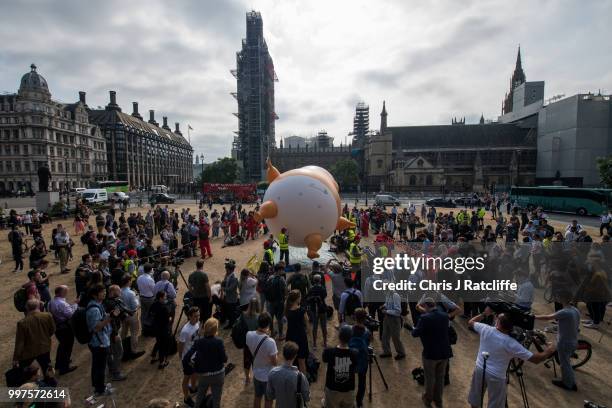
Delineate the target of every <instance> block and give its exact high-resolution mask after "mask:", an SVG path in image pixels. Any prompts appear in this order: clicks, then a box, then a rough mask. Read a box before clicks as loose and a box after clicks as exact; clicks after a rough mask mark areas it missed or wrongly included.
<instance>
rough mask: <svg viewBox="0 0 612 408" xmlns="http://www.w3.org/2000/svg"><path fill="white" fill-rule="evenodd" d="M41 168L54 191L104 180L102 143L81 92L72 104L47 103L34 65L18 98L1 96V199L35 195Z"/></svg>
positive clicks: (45, 90)
mask: <svg viewBox="0 0 612 408" xmlns="http://www.w3.org/2000/svg"><path fill="white" fill-rule="evenodd" d="M42 166H47V167H48V168H49V171H50V173H51V180H50V182H49V189H50V190H52V191H61V192H65V191H68V190H69V189H71V188H76V187H88V186H89V185H90V184H91V183H93V182H95V181H99V180H105V179H106V178H107V176H108V169H107V158H106V140H105V139H104V135H103V134H102V133H101V132H100V129H99V128H98V127H97V126H96V125H95V124H93V123H91V121H90V118H89V114H88V107H87V103H86V101H85V92H79V99H78V101H76V102H74V103H64V102H58V101H55V100H53V99H51V92H50V91H49V86H48V84H47V81H46V80H45V78H44V77H43V76H42V75H41V74H39V73H38V70H37V67H36V65H34V64H32V65H31V66H30V71H29V72H27V73H25V74H24V75H23V76H22V77H21V83H20V85H19V90H18V91H17V93H15V94H3V95H0V195H12V194H15V193H21V194H22V193H35V192H37V191H38V169H39V168H40V167H42Z"/></svg>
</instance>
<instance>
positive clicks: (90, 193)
mask: <svg viewBox="0 0 612 408" xmlns="http://www.w3.org/2000/svg"><path fill="white" fill-rule="evenodd" d="M81 197H83V200H85V202H87V203H90V204H93V203H105V202H106V201H108V193H107V192H106V190H105V189H103V188H88V189H87V190H85V191H83V192H82V193H81Z"/></svg>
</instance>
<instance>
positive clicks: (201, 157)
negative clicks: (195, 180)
mask: <svg viewBox="0 0 612 408" xmlns="http://www.w3.org/2000/svg"><path fill="white" fill-rule="evenodd" d="M200 164H201V165H202V171H201V172H200V181H201V182H202V185H200V192H201V193H202V200H204V154H203V153H200Z"/></svg>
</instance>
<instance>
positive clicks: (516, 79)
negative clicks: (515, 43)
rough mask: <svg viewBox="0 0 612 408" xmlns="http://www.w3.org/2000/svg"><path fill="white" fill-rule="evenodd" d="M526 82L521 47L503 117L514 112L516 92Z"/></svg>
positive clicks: (503, 107)
mask: <svg viewBox="0 0 612 408" xmlns="http://www.w3.org/2000/svg"><path fill="white" fill-rule="evenodd" d="M525 81H526V78H525V72H524V71H523V64H522V61H521V46H520V45H519V47H518V53H517V54H516V64H515V66H514V72H513V73H512V79H510V91H509V92H508V93H507V94H506V97H505V98H504V102H503V104H502V115H505V114H507V113H510V112H512V104H513V99H514V90H515V89H516V88H518V86H519V85H521V84H523V83H525Z"/></svg>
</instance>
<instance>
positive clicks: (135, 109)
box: [132, 102, 142, 120]
mask: <svg viewBox="0 0 612 408" xmlns="http://www.w3.org/2000/svg"><path fill="white" fill-rule="evenodd" d="M132 116H133V117H135V118H138V119H140V120H142V116H140V113H138V102H132Z"/></svg>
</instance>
